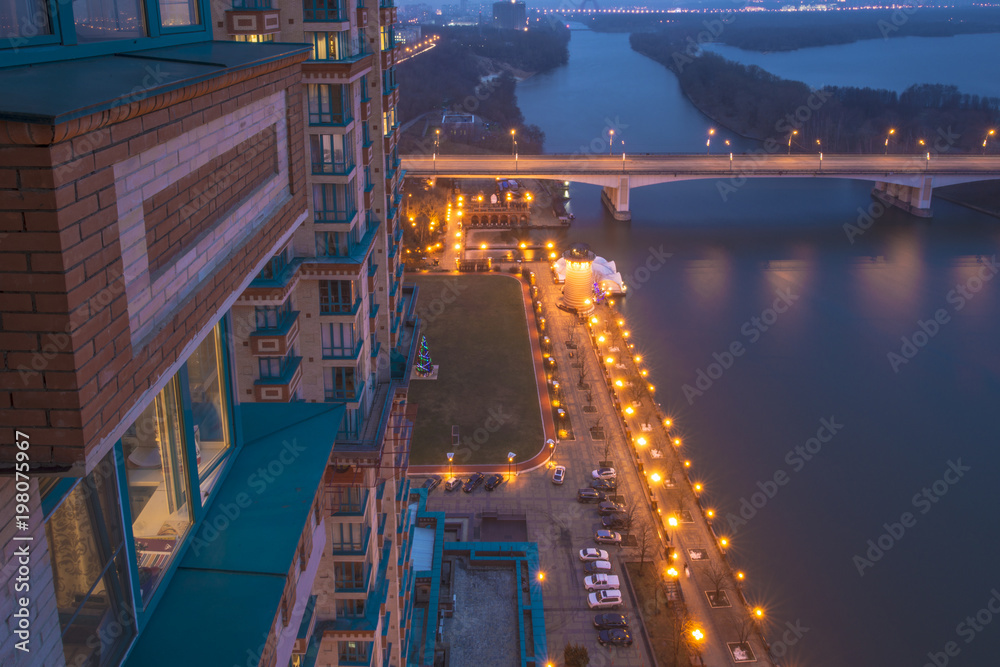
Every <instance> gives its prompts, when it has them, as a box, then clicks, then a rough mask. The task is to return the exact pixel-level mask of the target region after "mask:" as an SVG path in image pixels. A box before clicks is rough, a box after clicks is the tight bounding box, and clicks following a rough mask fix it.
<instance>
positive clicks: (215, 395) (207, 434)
mask: <svg viewBox="0 0 1000 667" xmlns="http://www.w3.org/2000/svg"><path fill="white" fill-rule="evenodd" d="M223 359H225V355H224V354H223V350H222V336H221V333H220V328H219V327H216V328H215V329H213V330H212V333H210V334H209V335H208V337H207V338H206V339H205V340H203V341H202V343H201V345H199V346H198V349H196V350H195V351H194V354H192V355H191V356H190V357H189V358H188V360H187V375H188V390H189V391H190V392H191V417H192V421H193V422H194V443H195V452H196V457H197V463H198V479H199V480H201V491H202V496H203V497H205V496H207V495H208V492H209V490H210V489H211V482H210V481H208V480H207V479H206V478H208V477H209V476H210V475H211V472H212V471H213V470H214V469H215V467H216V466H217V465H219V464H220V463H221V462H222V459H223V458H225V454H226V450H227V449H228V448H229V447H231V446H232V436H231V434H230V432H229V419H228V415H229V409H228V403H229V402H228V401H227V399H226V392H225V386H226V384H225V377H226V372H225V371H226V369H225V367H224V365H223ZM212 481H214V479H213V480H212Z"/></svg>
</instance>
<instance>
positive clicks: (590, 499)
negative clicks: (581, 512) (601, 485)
mask: <svg viewBox="0 0 1000 667" xmlns="http://www.w3.org/2000/svg"><path fill="white" fill-rule="evenodd" d="M605 498H607V496H605V495H604V492H603V491H598V490H597V489H580V490H579V491H577V492H576V502H578V503H599V502H601V501H602V500H604V499H605Z"/></svg>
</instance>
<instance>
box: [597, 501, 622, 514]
mask: <svg viewBox="0 0 1000 667" xmlns="http://www.w3.org/2000/svg"><path fill="white" fill-rule="evenodd" d="M624 511H625V506H624V505H622V504H621V503H613V502H611V501H610V500H605V501H604V502H602V503H601V504H600V505H598V506H597V513H598V514H600V515H601V516H608V515H609V514H619V513H620V512H624Z"/></svg>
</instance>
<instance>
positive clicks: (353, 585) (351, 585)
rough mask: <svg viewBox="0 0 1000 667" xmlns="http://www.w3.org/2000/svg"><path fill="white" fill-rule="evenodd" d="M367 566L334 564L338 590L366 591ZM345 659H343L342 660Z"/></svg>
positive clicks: (350, 562)
mask: <svg viewBox="0 0 1000 667" xmlns="http://www.w3.org/2000/svg"><path fill="white" fill-rule="evenodd" d="M365 569H366V568H365V564H364V563H357V562H354V561H345V562H340V563H334V564H333V581H334V585H335V586H336V587H337V589H338V590H340V589H349V590H364V588H365ZM341 659H343V658H341Z"/></svg>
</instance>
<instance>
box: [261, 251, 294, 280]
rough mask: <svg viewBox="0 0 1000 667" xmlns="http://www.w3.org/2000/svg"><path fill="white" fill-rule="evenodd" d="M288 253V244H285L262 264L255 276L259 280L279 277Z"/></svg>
mask: <svg viewBox="0 0 1000 667" xmlns="http://www.w3.org/2000/svg"><path fill="white" fill-rule="evenodd" d="M288 254H289V253H288V246H285V247H284V248H283V249H282V250H281V252H279V253H278V254H277V255H275V256H274V257H272V258H271V259H270V260H269V261H268V263H267V264H265V265H264V268H263V269H261V270H260V274H258V276H257V278H258V279H260V280H277V279H278V278H280V277H281V274H282V273H283V272H284V271H285V267H287V266H288Z"/></svg>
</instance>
